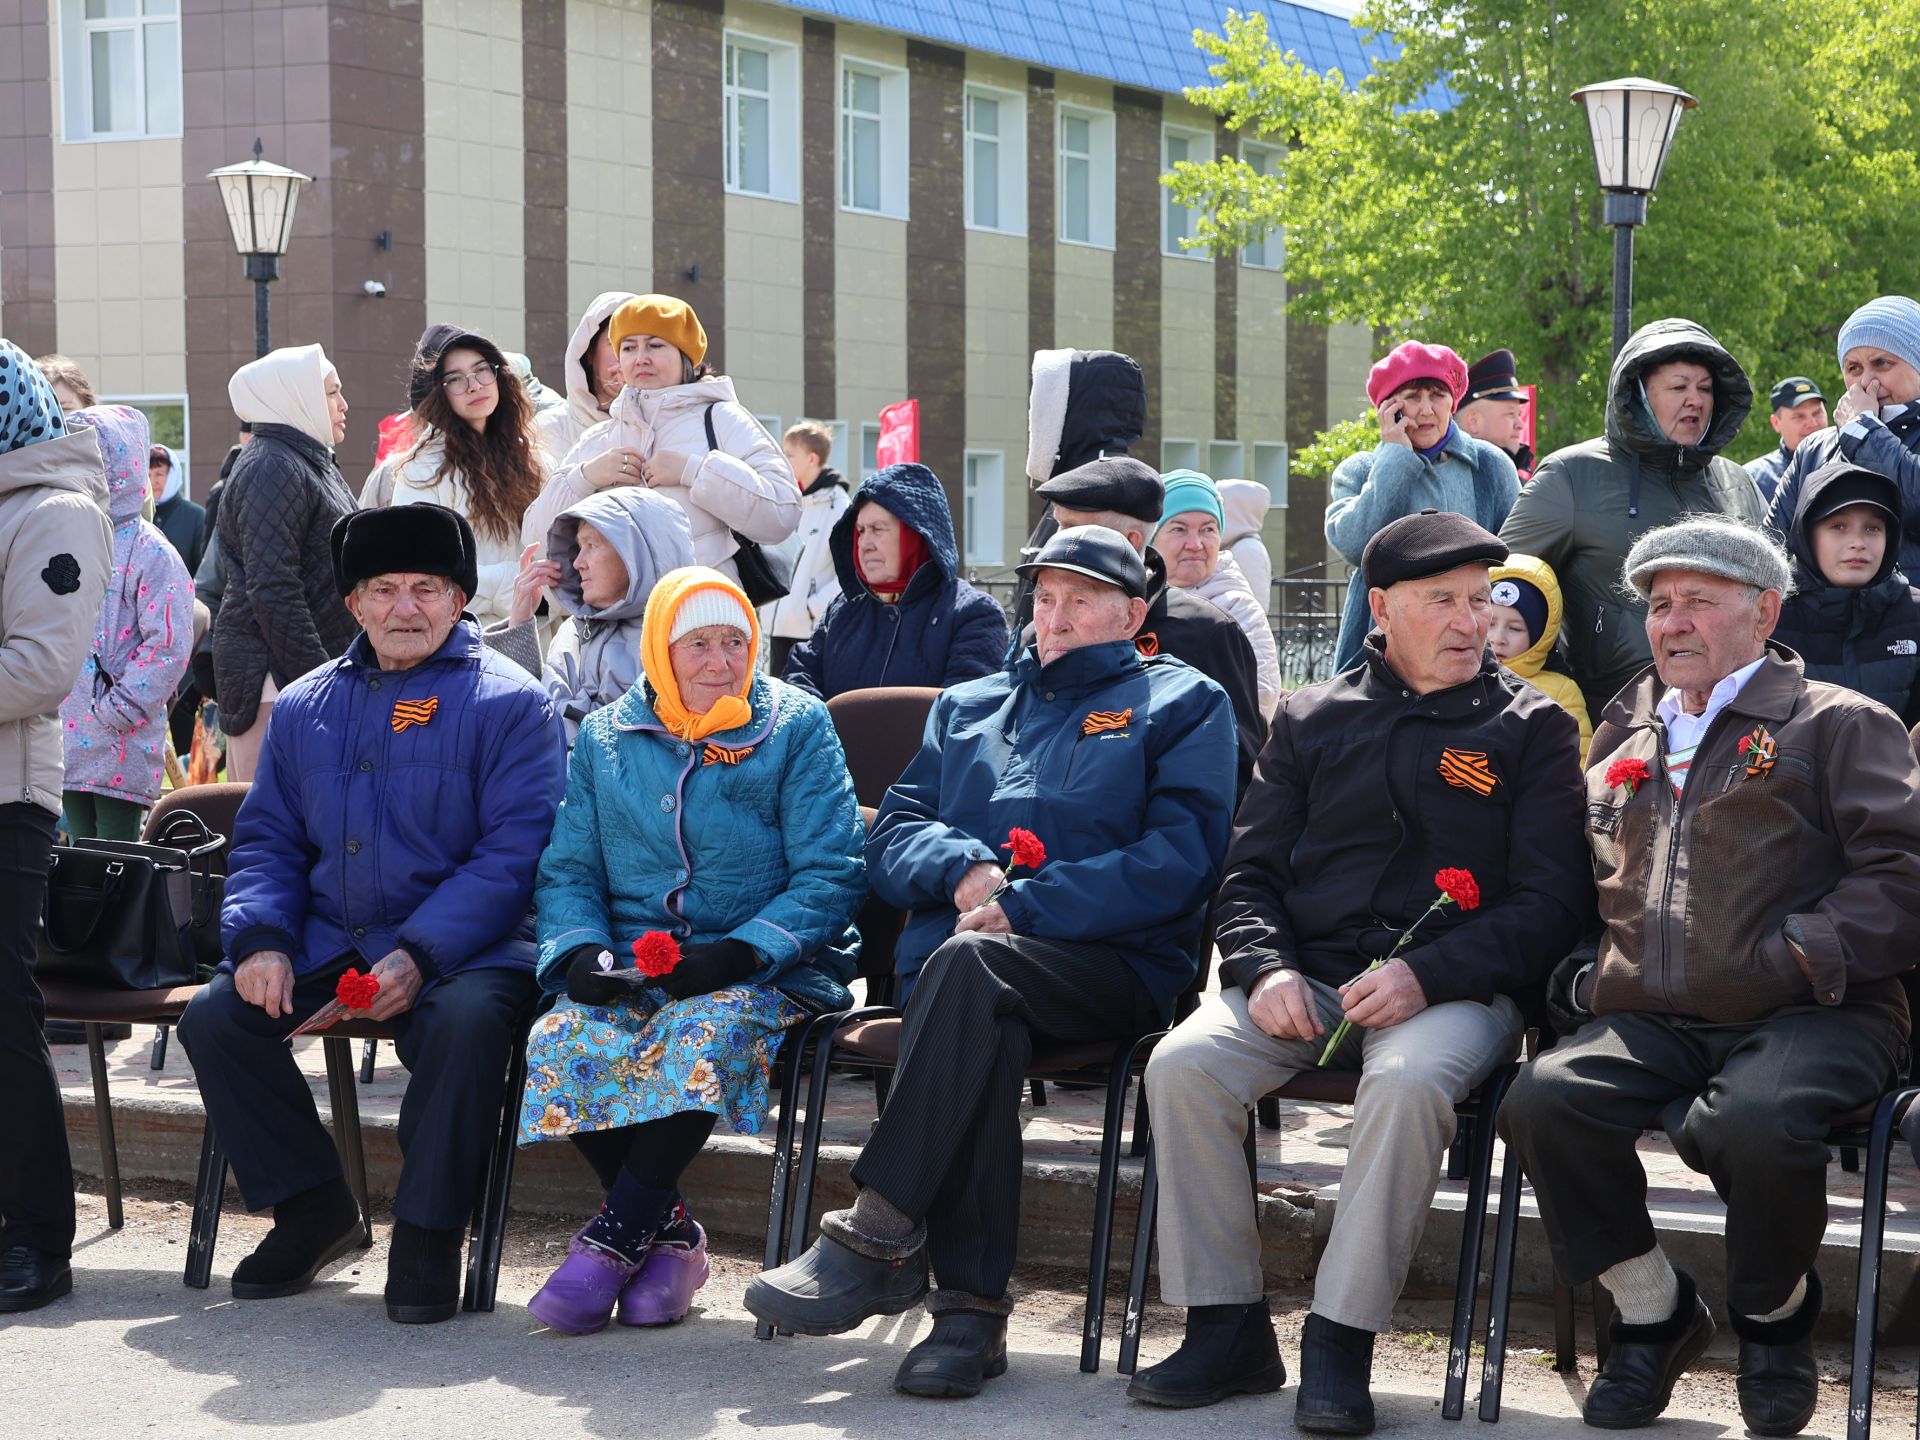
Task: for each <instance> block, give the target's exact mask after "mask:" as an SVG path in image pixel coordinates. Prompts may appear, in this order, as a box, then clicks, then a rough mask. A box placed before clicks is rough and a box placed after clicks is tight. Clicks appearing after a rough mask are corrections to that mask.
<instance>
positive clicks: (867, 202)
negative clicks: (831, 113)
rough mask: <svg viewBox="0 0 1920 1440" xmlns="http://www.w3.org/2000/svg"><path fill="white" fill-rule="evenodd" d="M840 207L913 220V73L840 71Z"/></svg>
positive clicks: (848, 67)
mask: <svg viewBox="0 0 1920 1440" xmlns="http://www.w3.org/2000/svg"><path fill="white" fill-rule="evenodd" d="M840 205H841V208H843V209H846V210H857V211H860V212H862V213H864V214H868V215H889V216H892V217H893V218H895V219H899V220H904V219H906V216H907V72H906V71H904V70H895V69H892V68H890V67H888V66H883V65H870V64H867V63H866V62H865V61H861V62H859V63H857V64H856V63H854V62H852V61H848V62H846V63H844V64H842V65H841V67H840Z"/></svg>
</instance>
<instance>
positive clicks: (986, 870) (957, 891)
mask: <svg viewBox="0 0 1920 1440" xmlns="http://www.w3.org/2000/svg"><path fill="white" fill-rule="evenodd" d="M1005 878H1006V877H1005V876H1003V875H1002V874H1001V873H1000V867H999V866H998V865H996V864H994V863H993V862H992V861H991V860H979V861H976V862H974V864H973V865H971V866H969V867H968V869H967V873H966V874H964V875H962V876H961V877H960V883H959V884H958V885H956V886H954V887H953V908H954V909H956V910H958V911H959V912H960V913H961V914H962V915H964V914H966V913H967V912H968V911H969V910H978V909H979V908H980V907H981V906H982V905H983V904H985V903H986V899H987V896H989V895H991V894H992V893H993V892H994V891H995V890H998V889H999V888H1000V882H1001V881H1002V880H1003V879H1005Z"/></svg>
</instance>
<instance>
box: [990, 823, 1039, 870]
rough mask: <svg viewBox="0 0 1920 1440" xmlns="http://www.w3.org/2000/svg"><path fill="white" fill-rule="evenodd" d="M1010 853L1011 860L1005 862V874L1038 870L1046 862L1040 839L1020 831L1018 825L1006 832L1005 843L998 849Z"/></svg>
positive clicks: (1028, 831) (1030, 832)
mask: <svg viewBox="0 0 1920 1440" xmlns="http://www.w3.org/2000/svg"><path fill="white" fill-rule="evenodd" d="M1000 848H1001V849H1002V850H1006V851H1010V852H1011V853H1012V856H1013V858H1012V859H1011V860H1009V861H1008V862H1007V873H1008V874H1012V873H1013V872H1014V871H1015V870H1038V869H1039V868H1040V867H1041V866H1042V865H1044V864H1046V861H1047V847H1046V846H1045V845H1043V844H1042V843H1041V841H1040V837H1039V836H1038V835H1036V834H1034V833H1033V831H1031V830H1022V829H1021V828H1020V827H1019V826H1018V825H1016V826H1014V827H1013V829H1011V830H1009V831H1008V832H1007V843H1006V844H1004V845H1002V846H1001V847H1000Z"/></svg>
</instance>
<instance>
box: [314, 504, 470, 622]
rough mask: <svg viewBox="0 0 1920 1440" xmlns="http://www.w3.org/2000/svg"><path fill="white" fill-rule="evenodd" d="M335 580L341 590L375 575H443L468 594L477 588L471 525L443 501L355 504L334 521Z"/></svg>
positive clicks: (332, 536) (343, 593)
mask: <svg viewBox="0 0 1920 1440" xmlns="http://www.w3.org/2000/svg"><path fill="white" fill-rule="evenodd" d="M330 539H331V542H332V545H333V583H334V584H335V585H336V586H337V587H338V588H339V591H340V593H341V594H342V595H345V594H347V593H348V592H349V591H351V590H352V589H353V587H354V586H355V585H358V584H359V583H360V582H361V581H362V580H371V579H373V577H374V576H376V575H444V576H446V577H447V578H448V579H449V580H451V581H453V583H454V584H456V585H458V586H459V587H460V588H461V590H463V591H464V592H466V595H467V598H468V599H472V598H473V592H474V591H475V590H478V589H479V588H480V567H479V561H478V559H477V557H476V555H475V553H474V544H473V527H472V526H471V525H469V524H468V523H467V517H466V516H464V515H462V514H461V513H460V512H459V511H458V510H449V509H448V508H447V507H446V506H444V505H388V506H385V507H383V508H381V509H378V510H355V511H353V512H351V513H350V514H347V515H343V516H341V517H340V519H339V520H337V521H335V522H334V526H333V534H332V535H331V537H330Z"/></svg>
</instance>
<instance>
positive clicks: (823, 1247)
mask: <svg viewBox="0 0 1920 1440" xmlns="http://www.w3.org/2000/svg"><path fill="white" fill-rule="evenodd" d="M852 1217H853V1211H852V1210H829V1211H828V1212H827V1213H826V1214H825V1215H822V1216H821V1217H820V1238H819V1239H818V1240H815V1241H814V1242H813V1244H812V1245H811V1246H810V1247H809V1248H808V1249H807V1252H806V1253H805V1254H804V1255H801V1256H799V1257H798V1258H797V1259H793V1260H789V1261H788V1262H787V1263H786V1264H784V1265H782V1266H779V1267H778V1268H777V1269H773V1270H766V1271H763V1272H761V1273H760V1274H758V1275H756V1276H754V1277H753V1279H752V1280H751V1281H749V1282H748V1283H747V1293H746V1296H745V1298H744V1300H743V1303H744V1304H745V1305H746V1307H747V1311H748V1313H749V1314H751V1315H752V1316H753V1317H754V1318H755V1319H756V1320H761V1321H764V1322H765V1323H767V1324H769V1325H774V1326H777V1327H779V1328H780V1329H782V1330H791V1331H793V1332H794V1333H795V1334H796V1335H838V1334H840V1333H841V1332H842V1331H846V1330H851V1329H853V1327H854V1326H856V1325H858V1324H860V1323H861V1321H863V1320H868V1319H871V1318H872V1317H873V1316H875V1315H899V1314H901V1313H903V1312H904V1311H907V1310H911V1309H912V1308H913V1307H914V1306H915V1305H918V1304H919V1303H920V1301H921V1298H922V1297H923V1296H925V1295H926V1293H927V1227H926V1226H925V1225H924V1224H922V1225H918V1226H916V1227H915V1228H914V1230H913V1232H912V1233H911V1234H909V1235H907V1236H906V1237H905V1238H904V1239H901V1240H888V1239H884V1238H882V1237H880V1236H876V1235H869V1234H866V1233H864V1232H862V1231H860V1230H858V1229H856V1228H855V1227H854V1226H853V1225H852V1223H851V1221H852Z"/></svg>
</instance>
